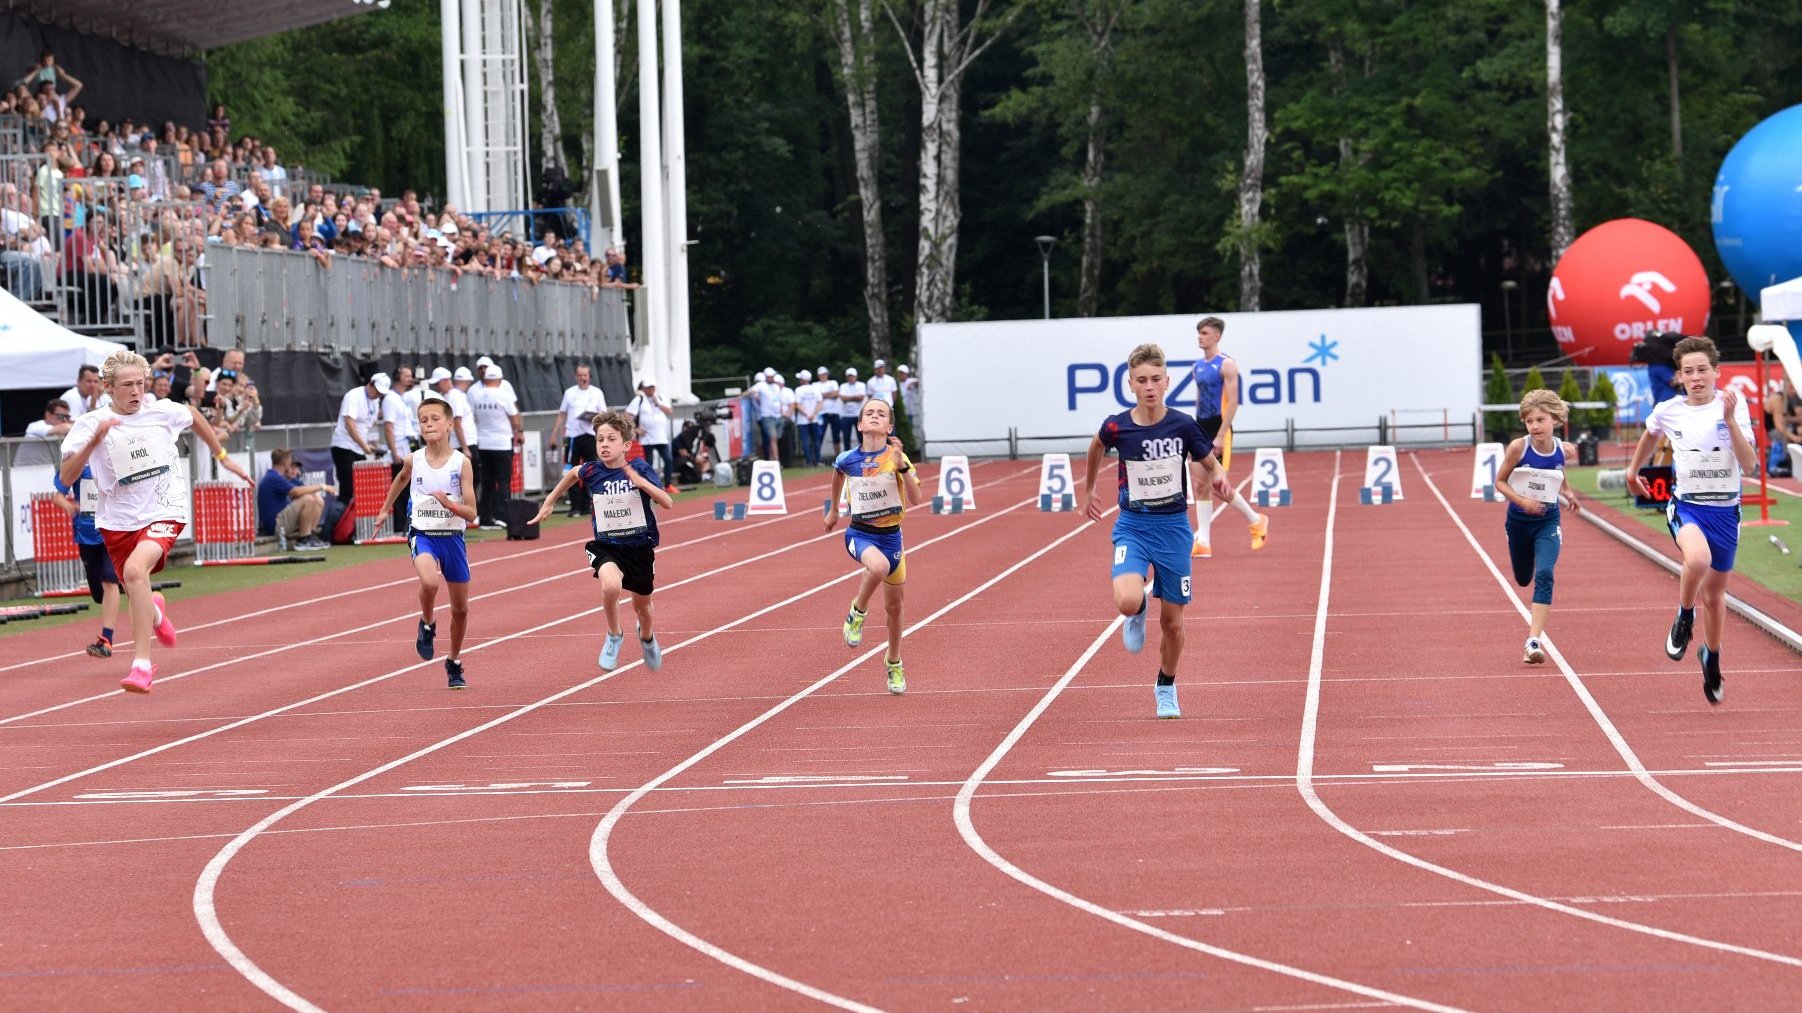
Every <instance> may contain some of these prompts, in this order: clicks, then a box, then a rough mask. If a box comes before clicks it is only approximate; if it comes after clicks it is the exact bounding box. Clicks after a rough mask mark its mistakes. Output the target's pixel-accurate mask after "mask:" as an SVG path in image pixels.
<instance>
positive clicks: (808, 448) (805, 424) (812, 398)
mask: <svg viewBox="0 0 1802 1013" xmlns="http://www.w3.org/2000/svg"><path fill="white" fill-rule="evenodd" d="M824 410H825V402H824V401H822V400H821V399H820V388H819V387H818V386H817V385H815V384H814V382H813V371H812V370H807V369H803V370H801V371H800V372H798V373H796V374H795V428H796V429H798V430H800V433H801V460H802V461H804V462H806V464H807V466H808V467H809V468H813V467H817V466H818V465H819V463H820V437H821V436H822V435H824V431H825V429H826V424H825V421H824V418H823V416H821V414H820V412H822V411H824Z"/></svg>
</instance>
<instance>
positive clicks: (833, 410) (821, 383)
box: [813, 377, 838, 420]
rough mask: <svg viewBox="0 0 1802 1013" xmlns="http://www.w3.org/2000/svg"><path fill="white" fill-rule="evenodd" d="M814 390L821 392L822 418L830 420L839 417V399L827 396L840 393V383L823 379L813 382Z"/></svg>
mask: <svg viewBox="0 0 1802 1013" xmlns="http://www.w3.org/2000/svg"><path fill="white" fill-rule="evenodd" d="M813 389H814V390H817V391H819V392H820V418H822V419H828V420H830V419H831V418H832V416H834V415H837V414H838V398H837V397H827V396H826V395H828V394H834V395H836V394H837V393H838V381H837V380H833V379H830V378H825V377H822V378H821V379H818V380H815V381H814V382H813Z"/></svg>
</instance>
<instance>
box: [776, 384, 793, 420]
mask: <svg viewBox="0 0 1802 1013" xmlns="http://www.w3.org/2000/svg"><path fill="white" fill-rule="evenodd" d="M776 394H777V396H779V397H780V398H781V399H782V407H781V409H780V410H778V411H777V414H778V415H782V416H786V417H792V416H793V415H794V414H795V389H794V388H793V387H788V386H783V387H778V388H777V389H776Z"/></svg>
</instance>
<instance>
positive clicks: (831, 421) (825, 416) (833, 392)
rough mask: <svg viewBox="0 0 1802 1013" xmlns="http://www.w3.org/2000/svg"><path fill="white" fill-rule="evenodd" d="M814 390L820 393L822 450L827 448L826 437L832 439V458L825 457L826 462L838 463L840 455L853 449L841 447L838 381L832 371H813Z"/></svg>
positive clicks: (825, 369)
mask: <svg viewBox="0 0 1802 1013" xmlns="http://www.w3.org/2000/svg"><path fill="white" fill-rule="evenodd" d="M813 389H814V390H817V391H819V392H820V414H819V420H820V446H821V449H822V450H823V449H824V448H825V443H826V437H828V436H830V437H832V456H830V457H824V460H827V461H836V460H838V455H840V454H842V453H844V452H845V451H847V450H849V449H851V448H850V447H846V446H842V445H840V443H839V441H838V381H837V380H834V379H833V378H832V372H831V371H830V370H828V369H827V368H826V367H825V366H821V367H820V368H819V369H816V370H814V371H813ZM822 456H823V455H822Z"/></svg>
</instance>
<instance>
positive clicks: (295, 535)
mask: <svg viewBox="0 0 1802 1013" xmlns="http://www.w3.org/2000/svg"><path fill="white" fill-rule="evenodd" d="M300 477H301V476H300V462H299V461H296V460H295V459H294V455H293V453H292V452H291V451H289V450H288V448H286V447H277V448H276V449H275V450H274V451H272V452H271V453H270V454H269V470H268V471H266V472H264V473H263V477H262V478H261V479H260V480H258V482H257V533H258V534H261V535H275V536H276V537H278V538H280V539H281V540H282V541H284V542H286V543H287V545H288V547H289V548H291V549H304V550H308V551H313V550H317V549H323V548H326V547H327V546H328V543H327V542H326V541H325V540H324V539H322V538H320V537H319V533H318V532H319V519H320V518H321V517H322V516H324V514H325V494H326V493H328V492H329V493H331V494H332V495H333V496H336V495H338V489H337V487H336V486H334V485H330V484H327V483H323V482H319V483H312V484H306V485H303V484H301V481H300Z"/></svg>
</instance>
